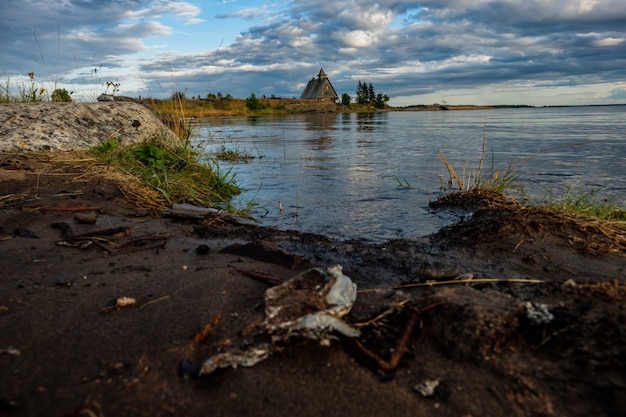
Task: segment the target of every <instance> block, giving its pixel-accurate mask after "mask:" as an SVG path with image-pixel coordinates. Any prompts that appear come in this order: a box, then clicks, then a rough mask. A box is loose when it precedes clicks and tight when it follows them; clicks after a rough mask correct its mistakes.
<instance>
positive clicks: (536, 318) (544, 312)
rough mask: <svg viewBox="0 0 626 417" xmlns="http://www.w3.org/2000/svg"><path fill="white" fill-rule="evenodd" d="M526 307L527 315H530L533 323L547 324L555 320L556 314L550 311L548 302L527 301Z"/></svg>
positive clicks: (529, 317) (529, 318)
mask: <svg viewBox="0 0 626 417" xmlns="http://www.w3.org/2000/svg"><path fill="white" fill-rule="evenodd" d="M524 308H525V309H526V317H528V320H530V322H531V323H533V324H547V323H550V322H551V321H552V320H554V316H553V315H552V313H550V311H549V306H548V305H547V304H538V303H531V302H530V301H526V302H525V303H524Z"/></svg>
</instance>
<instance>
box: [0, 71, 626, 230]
mask: <svg viewBox="0 0 626 417" xmlns="http://www.w3.org/2000/svg"><path fill="white" fill-rule="evenodd" d="M29 76H30V74H29ZM30 80H31V84H30V85H28V86H23V87H22V88H21V89H20V90H19V94H17V95H16V94H11V93H10V92H9V88H8V85H7V86H4V87H2V88H0V103H14V102H41V101H53V102H56V101H62V102H67V101H72V100H71V98H69V96H68V97H65V95H64V97H65V98H66V100H57V98H58V97H59V94H52V95H46V90H45V89H44V88H43V87H42V88H38V86H37V84H36V82H35V79H34V75H32V76H31V78H30ZM108 84H111V83H108ZM113 88H114V90H113V91H112V92H111V93H112V94H107V95H108V96H109V97H110V99H112V100H113V101H121V102H136V103H139V104H142V105H144V106H146V107H149V108H150V109H152V110H153V111H154V112H155V113H156V114H157V115H158V116H159V118H160V119H161V120H162V121H163V122H164V124H166V125H167V126H168V127H169V128H170V129H172V130H173V131H174V132H175V133H176V134H177V135H178V136H179V137H180V139H181V141H182V142H181V146H180V148H179V149H170V148H168V147H167V146H166V145H164V144H161V145H160V144H159V143H158V141H155V142H152V143H147V144H144V145H141V146H136V147H133V148H131V149H120V148H119V147H118V146H117V145H118V144H117V143H115V142H114V141H109V142H107V143H105V144H103V145H102V146H101V147H99V148H94V150H93V154H94V155H96V156H97V159H99V160H100V163H105V164H107V165H118V166H117V170H119V171H122V172H124V173H126V174H127V175H130V176H132V177H134V178H135V180H137V179H138V180H139V181H140V182H142V183H144V184H145V185H146V186H147V187H148V188H151V189H152V190H153V191H156V195H155V196H154V198H151V199H148V200H150V204H149V205H150V206H153V207H154V206H155V205H157V206H159V205H163V203H167V204H171V203H187V202H190V203H193V204H199V205H202V206H216V205H217V206H220V207H221V208H225V209H227V210H229V211H238V212H239V214H242V215H246V213H245V209H243V210H233V208H232V207H230V204H229V200H230V197H231V196H232V195H235V194H238V193H239V192H240V190H239V187H238V186H237V185H236V181H235V174H234V173H232V172H230V171H228V172H226V173H220V171H219V167H218V164H217V161H218V160H220V159H223V158H222V157H220V155H209V158H208V160H209V161H211V163H209V164H203V163H201V162H200V161H201V160H203V158H204V157H205V156H207V155H201V154H200V153H199V152H197V151H196V150H194V149H192V147H191V146H190V143H189V138H190V135H191V131H192V127H191V126H192V124H193V123H196V122H199V121H206V120H210V119H211V118H219V117H262V116H280V115H290V114H311V113H369V112H390V111H403V112H406V111H471V110H495V109H501V108H535V107H536V106H530V105H493V106H481V105H450V104H438V103H435V104H430V105H410V106H406V107H391V106H388V105H385V106H384V108H376V107H375V106H374V104H372V103H366V104H359V103H350V104H337V103H333V102H328V101H324V100H303V99H295V98H279V97H270V98H268V97H265V96H263V97H259V98H257V97H256V95H255V94H254V93H252V94H251V95H250V97H248V98H246V99H240V98H234V97H232V96H231V95H229V94H228V95H225V96H223V95H222V94H221V93H218V94H207V96H206V97H204V98H202V97H191V98H189V97H187V96H186V95H185V93H183V92H176V93H174V94H173V95H172V96H171V97H170V98H169V99H154V98H141V97H140V98H132V97H126V96H118V95H115V93H117V91H118V90H119V84H113ZM106 93H109V91H108V88H107V92H105V94H106ZM67 98H69V99H67ZM544 107H548V106H544ZM549 107H570V106H549ZM483 152H484V144H483ZM181 155H183V156H181ZM246 157H247V156H246V155H238V152H237V151H230V150H229V154H228V158H229V159H230V160H236V159H238V158H241V159H242V160H244V159H246ZM142 158H143V159H142ZM439 158H440V159H441V161H442V162H443V164H444V165H445V166H446V168H447V169H448V171H449V173H450V178H451V181H452V180H453V179H454V180H455V182H456V183H457V185H458V191H453V190H451V191H449V192H448V193H447V195H446V196H445V198H444V200H445V201H436V202H432V203H433V204H434V205H441V204H442V203H443V205H446V204H449V203H451V201H453V200H455V198H450V196H455V197H459V198H461V200H463V202H462V203H460V204H457V205H460V206H464V205H466V204H467V197H468V194H469V195H470V199H473V198H479V199H482V200H490V204H489V205H490V206H492V207H493V205H494V203H496V205H497V204H499V203H501V202H502V200H508V199H509V197H508V196H507V192H506V189H507V188H523V184H521V185H520V184H513V183H514V182H515V179H516V175H515V173H514V172H512V171H511V170H510V169H509V170H505V171H502V172H500V171H499V170H497V169H496V170H492V171H491V172H489V173H487V174H486V173H485V172H482V165H483V162H484V154H483V156H482V158H481V160H480V161H479V165H478V169H477V170H476V172H475V173H474V174H475V177H474V178H473V181H470V183H468V184H465V186H464V185H463V184H462V181H461V180H460V178H459V176H458V174H457V173H456V171H455V170H454V168H453V167H452V166H451V165H450V164H449V163H448V162H447V161H446V159H445V157H444V156H443V153H442V152H441V150H440V155H439ZM204 159H206V158H204ZM172 166H175V167H177V168H176V170H175V171H176V172H175V173H172V172H170V171H171V169H170V168H171V167H172ZM174 174H176V176H173V175H174ZM207 179H210V181H209V180H207ZM203 184H204V185H203ZM183 190H184V191H183ZM486 195H487V196H490V198H487V199H485V196H486ZM249 205H250V206H253V205H254V202H250V203H249ZM452 205H455V204H452ZM525 205H526V206H538V207H542V208H545V209H550V210H553V211H555V212H559V211H560V212H562V213H578V214H583V215H587V216H591V217H594V218H598V219H604V220H607V221H611V222H617V223H621V224H620V227H621V228H626V226H624V224H623V223H624V222H625V221H626V210H624V209H623V208H621V207H618V206H616V205H614V204H613V202H611V201H605V200H601V199H599V198H596V197H595V196H594V195H587V194H582V193H578V194H576V193H572V194H569V193H568V196H566V197H565V198H564V199H562V200H558V201H557V200H554V199H550V200H549V201H539V202H534V203H528V202H525Z"/></svg>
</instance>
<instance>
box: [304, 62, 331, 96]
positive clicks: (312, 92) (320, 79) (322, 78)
mask: <svg viewBox="0 0 626 417" xmlns="http://www.w3.org/2000/svg"><path fill="white" fill-rule="evenodd" d="M300 98H301V99H312V100H316V99H317V100H319V99H329V100H333V101H335V100H337V99H338V98H339V96H338V95H337V92H336V91H335V88H334V87H333V85H332V84H331V82H330V80H329V79H328V76H327V75H326V73H325V72H324V69H323V68H320V72H319V73H318V74H317V79H315V78H311V80H310V81H309V82H308V84H307V85H306V87H305V88H304V91H303V92H302V95H301V96H300Z"/></svg>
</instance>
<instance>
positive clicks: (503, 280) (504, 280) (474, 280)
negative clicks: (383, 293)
mask: <svg viewBox="0 0 626 417" xmlns="http://www.w3.org/2000/svg"><path fill="white" fill-rule="evenodd" d="M485 282H500V283H508V284H543V283H544V282H545V281H544V280H541V279H522V278H472V279H455V280H450V281H432V282H416V283H413V284H402V285H394V286H391V287H386V288H367V289H363V290H359V291H358V292H373V291H380V290H389V289H391V290H399V289H402V288H413V287H432V286H435V285H450V284H476V283H485Z"/></svg>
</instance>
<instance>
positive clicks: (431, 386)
mask: <svg viewBox="0 0 626 417" xmlns="http://www.w3.org/2000/svg"><path fill="white" fill-rule="evenodd" d="M438 386H439V380H438V379H426V380H424V381H422V382H420V383H419V384H417V385H415V386H414V387H413V389H414V390H415V391H417V392H419V393H420V394H422V396H424V397H432V396H434V395H435V389H436V388H437V387H438Z"/></svg>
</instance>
